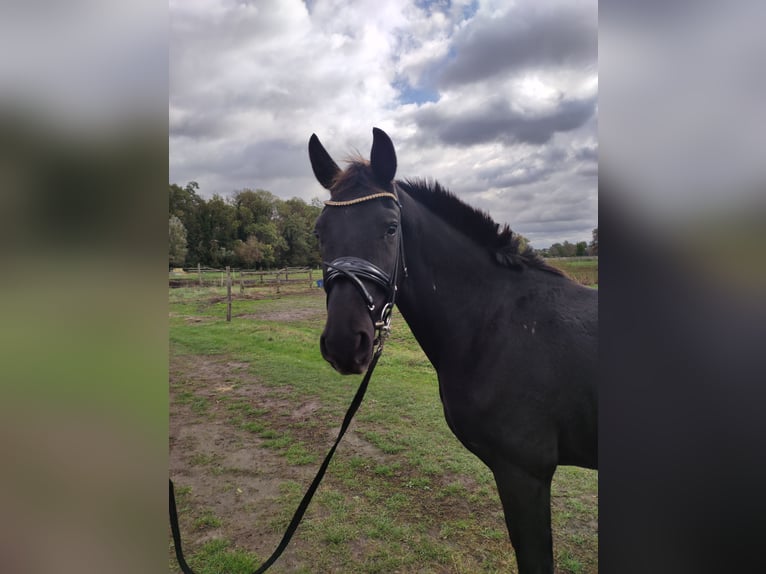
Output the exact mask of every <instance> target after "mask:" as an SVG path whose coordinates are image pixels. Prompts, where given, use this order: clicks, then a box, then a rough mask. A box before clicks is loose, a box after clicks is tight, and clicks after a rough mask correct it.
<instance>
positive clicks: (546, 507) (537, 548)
mask: <svg viewBox="0 0 766 574" xmlns="http://www.w3.org/2000/svg"><path fill="white" fill-rule="evenodd" d="M493 473H494V475H495V482H496V484H497V490H498V493H499V494H500V500H501V501H502V504H503V511H504V513H505V523H506V525H507V527H508V534H509V535H510V538H511V543H512V544H513V548H514V550H515V551H516V563H517V564H518V566H519V574H552V573H553V538H552V535H551V478H552V477H553V475H552V474H551V477H549V478H548V479H547V480H546V479H541V478H538V477H536V476H533V475H531V474H529V473H528V472H526V471H524V470H522V469H520V468H518V467H516V466H510V465H507V466H500V467H498V468H494V469H493Z"/></svg>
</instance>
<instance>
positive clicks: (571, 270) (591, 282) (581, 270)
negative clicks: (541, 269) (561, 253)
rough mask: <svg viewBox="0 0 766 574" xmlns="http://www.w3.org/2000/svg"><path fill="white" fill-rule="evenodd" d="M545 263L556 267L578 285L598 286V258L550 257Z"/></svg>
mask: <svg viewBox="0 0 766 574" xmlns="http://www.w3.org/2000/svg"><path fill="white" fill-rule="evenodd" d="M546 262H547V263H549V264H550V265H553V266H554V267H558V268H559V269H561V270H562V271H564V272H565V273H566V274H567V275H569V276H570V277H571V278H572V279H574V280H575V281H577V282H578V283H582V284H583V285H588V286H598V257H552V258H550V259H546Z"/></svg>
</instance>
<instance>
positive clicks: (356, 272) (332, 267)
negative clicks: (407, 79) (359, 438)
mask: <svg viewBox="0 0 766 574" xmlns="http://www.w3.org/2000/svg"><path fill="white" fill-rule="evenodd" d="M393 185H394V189H396V184H395V183H394V184H393ZM378 197H391V198H393V199H394V200H395V201H396V203H397V205H398V206H399V209H401V203H399V199H398V197H397V196H396V195H395V194H392V193H380V194H373V195H369V196H366V197H363V198H360V199H355V200H352V201H349V202H334V201H326V202H325V203H326V204H327V205H330V206H333V205H341V206H342V205H352V204H356V203H360V202H362V201H367V200H369V199H376V198H378ZM398 243H399V245H398V246H397V254H396V262H395V264H394V270H393V273H392V274H391V275H389V274H387V273H386V272H385V271H383V270H381V269H380V268H379V267H377V266H376V265H374V264H372V263H370V262H369V261H366V260H364V259H359V258H358V257H341V258H338V259H336V260H335V261H333V262H332V263H329V264H325V275H324V279H325V282H324V288H325V291H327V293H328V294H329V292H330V289H331V287H332V285H333V283H334V282H335V281H336V280H337V279H338V278H340V277H346V278H347V279H349V280H350V281H351V282H352V284H353V285H354V286H355V287H356V288H357V289H358V290H359V293H360V294H361V295H362V298H363V299H364V300H365V303H367V308H368V309H369V311H370V317H371V318H372V322H373V324H374V325H375V330H376V331H377V333H378V337H377V339H376V342H377V345H378V347H377V349H375V353H374V354H373V356H372V361H370V366H369V367H367V372H366V373H365V375H364V378H363V379H362V382H361V383H360V385H359V389H358V390H357V391H356V395H354V400H353V401H351V405H349V407H348V410H347V411H346V416H345V417H343V424H341V426H340V432H339V433H338V438H336V439H335V443H334V444H333V445H332V448H331V449H330V451H329V452H328V453H327V456H325V457H324V462H323V463H322V466H320V467H319V471H317V474H316V476H315V477H314V480H313V481H312V482H311V486H309V488H308V490H307V491H306V494H304V495H303V500H301V503H300V504H299V505H298V508H297V509H296V510H295V514H293V518H292V520H291V521H290V525H289V526H288V527H287V530H286V531H285V534H284V536H282V541H281V542H280V543H279V545H278V546H277V548H276V550H274V552H273V553H272V555H271V556H269V558H268V560H266V562H264V563H263V564H262V565H261V566H260V568H258V570H256V571H255V572H254V573H253V574H262V573H263V572H265V571H266V570H268V569H269V568H270V567H271V565H272V564H274V562H276V561H277V559H278V558H279V557H280V556H281V555H282V552H284V550H285V548H287V545H288V544H289V543H290V539H292V537H293V534H295V531H296V530H297V529H298V525H299V524H300V522H301V519H302V518H303V515H304V514H305V513H306V509H307V508H308V506H309V503H311V499H312V498H313V496H314V493H315V492H316V489H317V488H318V487H319V483H320V482H322V478H323V477H324V473H325V471H326V470H327V467H328V466H329V465H330V460H331V459H332V457H333V455H334V454H335V449H336V448H337V447H338V444H340V441H341V439H342V438H343V435H344V434H346V430H347V429H348V426H349V425H350V424H351V419H353V418H354V414H356V411H357V409H358V408H359V405H361V404H362V399H364V393H365V392H366V391H367V384H368V383H369V382H370V377H372V372H373V371H374V370H375V365H377V364H378V359H379V358H380V355H381V354H382V353H383V344H384V343H385V341H386V338H387V337H388V335H389V333H390V323H391V311H392V310H393V307H394V303H395V302H396V291H397V280H398V273H399V265H400V264H401V265H402V268H403V271H404V276H405V277H406V276H407V265H406V263H405V261H404V243H403V242H402V235H401V228H400V229H399V236H398ZM360 277H361V279H366V280H368V281H372V282H374V283H377V284H378V285H379V286H381V287H382V288H383V289H384V290H385V291H386V293H387V302H386V304H385V305H384V306H383V308H382V310H381V313H380V317H379V318H376V317H375V315H374V310H375V306H374V305H373V300H372V296H371V295H370V293H369V292H368V291H367V289H366V287H365V286H364V284H363V283H362V281H361V279H360ZM170 528H171V530H172V531H173V544H174V545H175V549H176V559H177V560H178V565H179V566H180V567H181V570H182V571H183V573H184V574H194V571H193V570H192V569H191V568H190V567H189V565H188V564H187V563H186V559H185V558H184V553H183V549H182V548H181V532H180V529H179V528H178V511H177V509H176V497H175V493H174V491H173V481H172V480H170Z"/></svg>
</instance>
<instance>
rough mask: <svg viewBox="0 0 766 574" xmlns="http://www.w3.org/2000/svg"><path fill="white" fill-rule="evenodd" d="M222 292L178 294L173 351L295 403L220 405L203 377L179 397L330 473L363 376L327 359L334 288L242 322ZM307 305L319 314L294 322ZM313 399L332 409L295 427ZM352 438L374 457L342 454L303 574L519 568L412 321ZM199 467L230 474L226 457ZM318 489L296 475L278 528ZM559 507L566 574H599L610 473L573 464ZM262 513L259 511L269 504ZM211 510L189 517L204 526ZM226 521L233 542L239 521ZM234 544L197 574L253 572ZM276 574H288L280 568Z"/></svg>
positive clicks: (244, 313)
mask: <svg viewBox="0 0 766 574" xmlns="http://www.w3.org/2000/svg"><path fill="white" fill-rule="evenodd" d="M223 291H224V292H225V289H224V290H223ZM221 296H222V292H221V290H220V289H217V288H213V289H199V288H194V287H191V288H179V289H172V290H170V349H171V353H172V354H173V355H174V356H178V357H181V358H183V357H184V356H188V357H198V356H203V357H209V358H210V360H211V361H218V360H220V361H222V362H225V361H235V362H238V363H242V364H245V365H247V371H248V373H249V374H251V375H252V376H257V378H258V381H259V383H260V384H262V385H263V386H264V387H265V388H266V390H267V392H268V396H269V397H270V398H272V399H274V400H275V401H278V403H279V404H283V403H284V405H285V406H283V407H279V408H276V407H275V408H273V409H264V408H257V407H255V406H253V405H252V404H250V403H248V402H247V401H244V400H241V399H237V398H230V399H229V400H228V401H226V402H224V403H222V404H220V405H217V406H216V405H214V404H213V403H212V401H211V400H210V399H209V397H208V395H205V394H204V393H205V392H206V391H207V390H206V389H203V388H200V387H199V386H195V384H194V381H186V382H183V381H174V385H171V393H172V401H174V402H176V403H179V404H184V405H187V406H188V407H189V408H191V409H192V411H193V412H194V413H196V414H198V415H203V416H205V417H207V418H208V419H210V420H213V421H219V420H220V424H226V425H232V427H233V428H237V429H241V430H242V431H244V432H247V433H251V434H252V435H253V436H254V440H255V439H257V440H258V441H260V442H259V444H260V445H261V446H262V447H266V448H268V449H269V450H270V452H273V453H274V454H276V455H278V456H280V457H282V458H283V460H284V462H285V465H286V467H296V468H301V467H303V468H305V467H307V465H308V466H310V465H315V466H316V465H318V464H319V462H320V461H321V459H322V458H323V457H324V455H325V453H326V450H327V447H328V446H329V441H330V439H329V438H328V437H329V436H332V431H333V429H335V430H337V428H338V426H339V424H340V421H341V418H342V416H343V414H344V412H345V410H346V408H347V406H348V403H349V402H350V400H351V398H352V397H353V395H354V393H355V391H356V388H357V386H358V384H359V380H360V378H359V377H343V376H341V375H338V374H337V373H335V372H334V371H333V370H332V369H331V368H330V367H329V366H328V365H327V364H326V363H325V362H324V360H323V359H322V358H321V356H320V353H319V349H318V339H319V334H320V333H321V330H322V327H323V321H324V317H323V309H324V303H325V301H324V294H323V292H321V291H319V290H315V291H313V292H307V291H306V290H305V288H303V289H302V290H299V289H297V288H295V289H294V290H293V291H290V290H288V289H285V290H283V291H282V292H281V293H280V294H279V295H276V294H274V293H270V292H269V291H268V289H264V290H262V291H261V292H260V293H259V295H258V297H252V296H246V297H244V298H241V299H236V300H235V301H234V304H233V312H232V314H233V318H232V321H231V322H226V320H225V301H223V300H221V299H220V298H221ZM296 309H300V310H301V311H305V312H304V313H298V314H295V316H294V318H288V319H286V318H285V317H286V316H287V315H286V314H288V313H290V312H294V311H295V310H296ZM234 384H236V381H235V383H234ZM202 399H204V400H202ZM309 401H311V402H312V403H315V404H316V405H318V406H317V408H316V410H315V411H313V413H312V414H311V415H310V416H309V417H307V419H306V420H295V419H292V418H291V417H290V413H291V412H292V411H293V410H294V409H295V408H297V407H299V406H301V405H304V404H306V403H308V402H309ZM352 429H353V431H354V432H355V434H356V436H357V437H358V439H357V440H363V441H364V442H365V444H366V445H367V448H366V449H364V450H362V451H358V450H357V451H353V450H351V449H349V448H344V445H345V443H342V444H341V445H340V447H339V449H338V452H337V453H336V456H335V459H334V460H333V462H332V464H331V465H330V467H329V469H328V472H327V476H326V477H325V480H324V482H323V484H322V486H321V487H320V489H319V490H318V492H317V496H316V498H315V500H314V502H313V503H312V505H311V507H310V508H309V512H308V513H307V515H306V518H305V519H304V523H303V524H302V526H301V527H300V529H299V531H298V534H297V535H296V541H294V543H293V547H295V550H294V555H293V557H292V560H293V565H294V570H291V571H305V572H323V571H337V572H367V573H371V572H391V571H394V570H400V571H402V572H416V571H418V572H420V571H422V572H471V573H474V572H499V571H503V572H515V571H516V564H515V559H514V557H513V551H512V548H511V546H510V543H509V542H508V538H507V533H506V530H505V524H504V519H503V515H502V510H501V507H500V503H499V500H498V497H497V492H496V489H495V486H494V480H493V477H492V474H491V472H490V471H489V470H488V469H487V468H486V467H485V466H484V465H483V464H482V463H481V462H480V461H479V460H478V459H477V458H476V457H475V456H473V455H472V454H470V453H469V452H468V451H467V450H466V449H465V448H464V447H463V446H462V445H461V444H460V443H459V442H458V440H457V439H456V438H455V437H454V435H452V433H451V432H450V431H449V429H448V428H447V425H446V422H445V421H444V414H443V410H442V405H441V402H440V400H439V392H438V386H437V382H436V376H435V373H434V371H433V369H432V367H431V365H430V363H429V362H428V361H427V359H426V358H425V356H424V355H423V353H422V351H421V350H420V349H419V347H418V345H417V343H416V342H415V339H414V337H413V336H412V333H411V332H410V331H409V329H408V328H407V325H406V323H405V322H404V321H403V320H402V318H401V317H400V316H398V315H396V316H395V317H394V331H393V333H392V336H391V338H390V339H389V342H388V344H387V347H386V352H385V354H384V356H383V357H382V359H381V361H380V364H379V366H378V368H377V370H376V372H375V376H374V377H373V380H372V381H371V384H370V387H369V389H368V393H367V396H366V398H365V401H364V404H363V405H362V407H361V408H360V410H359V413H358V414H357V416H356V418H355V421H354V423H353V425H352ZM317 437H320V438H317ZM192 463H193V464H196V467H195V468H199V469H203V470H204V471H206V472H210V473H211V475H215V473H216V472H218V473H221V472H223V473H224V476H226V471H225V470H222V469H221V467H220V461H219V460H217V459H216V458H215V457H197V458H196V459H195V460H194V461H192ZM311 473H313V469H311ZM307 484H308V481H306V482H305V484H304V483H303V482H297V481H292V480H287V479H286V480H285V481H284V482H283V483H282V484H281V485H280V496H279V498H278V499H277V500H276V501H275V502H274V504H275V505H276V507H277V512H276V515H275V517H273V518H272V519H271V522H269V527H270V528H271V529H272V530H273V531H274V532H279V533H281V532H282V531H283V529H284V527H285V525H286V524H287V522H288V521H289V519H290V518H291V516H292V512H293V511H294V509H295V506H296V505H297V503H298V501H299V500H300V497H301V496H302V494H303V491H304V489H305V488H306V486H307ZM222 488H223V487H222ZM552 499H553V523H554V545H555V552H556V558H557V565H558V568H559V569H561V570H562V571H564V572H572V573H593V572H597V571H598V565H597V549H598V539H597V532H596V527H595V524H597V520H598V489H597V474H596V473H595V472H592V471H586V470H582V469H576V468H571V467H562V468H560V469H559V471H558V472H557V474H556V476H555V477H554V484H553V489H552ZM190 504H191V503H190V502H187V503H186V505H187V506H189V505H190ZM252 504H253V505H254V507H256V508H257V507H258V501H257V500H256V501H254V502H252ZM201 512H204V509H198V510H196V511H195V509H194V508H188V509H187V510H186V513H188V515H191V516H196V517H197V518H199V516H200V513H201ZM182 514H183V513H182ZM217 518H218V520H220V522H221V524H220V526H218V527H217V528H219V529H220V530H221V532H222V533H223V534H222V535H223V536H226V532H227V518H228V517H227V516H220V517H217ZM206 528H208V526H206ZM210 528H212V526H210ZM227 540H228V539H226V538H223V539H216V540H213V541H211V542H208V543H206V544H205V545H203V546H202V547H197V548H193V547H192V548H190V549H189V550H187V552H191V555H192V556H193V558H194V565H195V570H197V566H199V567H200V568H199V570H198V571H199V572H200V573H201V574H204V573H205V572H240V571H244V570H241V568H244V565H245V564H249V563H250V562H249V561H251V560H253V559H254V555H253V554H251V553H250V552H248V551H247V550H250V549H249V548H237V547H235V546H232V544H231V543H229V542H228V541H227ZM213 542H216V544H215V545H213ZM258 550H259V553H260V552H263V553H264V554H267V553H270V552H271V549H270V548H267V549H262V548H259V549H258ZM226 560H231V563H228V562H227V563H226V564H224V562H223V561H226ZM213 564H216V565H218V566H213ZM252 569H253V568H251V570H252ZM273 570H274V571H275V572H284V571H285V570H280V563H279V562H277V564H276V565H275V566H274V569H273Z"/></svg>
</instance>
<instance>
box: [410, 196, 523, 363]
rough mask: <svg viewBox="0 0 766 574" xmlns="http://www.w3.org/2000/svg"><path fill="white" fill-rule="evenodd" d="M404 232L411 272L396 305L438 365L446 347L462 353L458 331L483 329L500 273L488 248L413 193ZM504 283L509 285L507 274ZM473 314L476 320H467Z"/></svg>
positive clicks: (426, 351)
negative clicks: (435, 211)
mask: <svg viewBox="0 0 766 574" xmlns="http://www.w3.org/2000/svg"><path fill="white" fill-rule="evenodd" d="M402 232H403V240H404V245H405V258H406V264H407V270H408V271H407V273H408V276H407V277H406V278H404V279H403V281H402V283H401V286H400V289H399V295H398V296H397V306H398V307H399V310H400V311H401V314H402V316H403V317H404V319H405V320H406V321H407V324H408V325H409V326H410V329H411V330H412V333H413V335H414V336H415V338H416V339H417V341H418V343H419V344H420V346H421V347H422V348H423V351H424V352H425V353H426V356H427V357H428V359H429V360H430V361H431V363H432V364H433V365H434V367H436V368H437V369H438V365H439V362H440V361H439V357H440V356H443V354H444V353H448V354H452V353H459V352H461V351H462V350H461V349H460V348H453V347H454V340H455V339H456V337H455V333H456V332H458V331H459V332H461V333H465V332H466V330H469V331H470V330H471V329H480V328H481V326H480V325H481V321H480V320H479V319H480V316H481V315H483V314H487V315H491V313H492V312H493V310H492V306H491V305H490V304H489V301H490V300H491V297H490V296H491V292H492V290H493V289H496V287H495V286H496V285H498V283H499V282H498V281H497V277H498V274H500V273H505V274H507V273H508V270H507V269H504V268H501V267H499V266H498V265H496V264H495V263H494V262H493V261H492V258H491V256H490V254H489V252H488V251H487V249H486V248H484V247H482V246H480V245H478V244H477V243H476V242H475V241H473V240H472V239H470V238H469V237H467V236H466V235H464V234H463V233H462V232H460V231H457V230H456V229H454V228H453V227H451V226H450V225H449V224H447V223H446V222H444V221H443V220H442V219H441V218H440V217H438V216H437V215H434V214H433V213H432V212H431V211H429V210H428V209H427V208H426V207H424V206H423V205H421V204H419V203H418V202H416V201H415V200H413V199H412V198H411V197H409V196H406V195H405V196H404V197H402ZM502 283H504V284H505V286H504V289H505V290H507V288H508V287H507V285H508V283H509V282H508V281H507V275H506V276H505V280H504V281H502ZM466 317H472V318H474V319H476V321H466Z"/></svg>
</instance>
